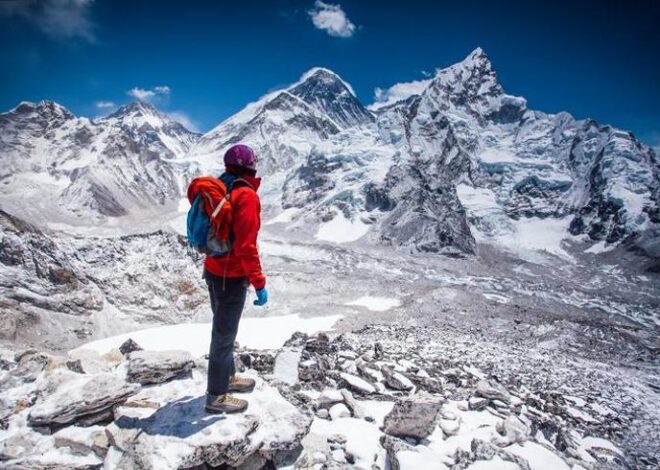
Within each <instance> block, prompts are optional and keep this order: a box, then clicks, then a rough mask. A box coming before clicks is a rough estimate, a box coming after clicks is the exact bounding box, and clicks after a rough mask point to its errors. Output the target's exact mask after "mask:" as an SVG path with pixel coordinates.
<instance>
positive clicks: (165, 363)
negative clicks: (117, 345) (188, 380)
mask: <svg viewBox="0 0 660 470" xmlns="http://www.w3.org/2000/svg"><path fill="white" fill-rule="evenodd" d="M193 363H194V360H193V357H192V355H191V354H190V353H189V352H187V351H134V352H132V353H130V354H129V355H128V371H127V378H128V380H129V382H137V383H140V384H142V385H150V384H159V383H163V382H167V381H169V380H172V379H177V378H185V377H189V376H190V371H191V370H192V368H193Z"/></svg>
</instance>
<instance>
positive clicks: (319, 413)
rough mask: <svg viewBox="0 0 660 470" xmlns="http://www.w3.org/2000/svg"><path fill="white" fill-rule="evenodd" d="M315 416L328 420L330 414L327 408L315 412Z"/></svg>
mask: <svg viewBox="0 0 660 470" xmlns="http://www.w3.org/2000/svg"><path fill="white" fill-rule="evenodd" d="M316 416H317V417H319V418H321V419H328V418H329V417H330V413H329V412H328V409H327V408H320V409H318V410H316Z"/></svg>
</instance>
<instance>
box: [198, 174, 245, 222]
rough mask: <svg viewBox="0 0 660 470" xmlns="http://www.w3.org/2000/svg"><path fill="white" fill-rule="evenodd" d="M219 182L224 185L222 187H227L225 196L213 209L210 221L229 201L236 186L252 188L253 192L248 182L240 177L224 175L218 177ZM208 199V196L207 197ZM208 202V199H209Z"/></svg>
mask: <svg viewBox="0 0 660 470" xmlns="http://www.w3.org/2000/svg"><path fill="white" fill-rule="evenodd" d="M219 179H220V181H222V182H223V183H224V185H225V186H226V187H227V194H225V197H223V198H222V200H221V201H220V202H219V203H218V205H217V206H216V207H215V209H214V210H213V213H212V214H211V219H215V218H216V217H217V215H218V214H219V213H220V211H221V210H222V207H223V206H224V205H225V203H226V202H227V201H229V200H230V199H231V192H232V190H233V189H234V187H235V186H236V184H244V185H246V186H248V187H249V188H252V189H253V190H254V187H253V186H252V185H251V184H250V182H249V181H247V180H245V179H243V178H241V177H240V176H235V175H232V174H230V173H224V174H223V175H222V176H220V178H219ZM207 197H208V195H207ZM209 200H210V198H209Z"/></svg>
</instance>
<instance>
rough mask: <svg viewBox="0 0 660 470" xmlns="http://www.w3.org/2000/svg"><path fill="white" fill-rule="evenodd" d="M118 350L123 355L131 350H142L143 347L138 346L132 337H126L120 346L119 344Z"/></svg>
mask: <svg viewBox="0 0 660 470" xmlns="http://www.w3.org/2000/svg"><path fill="white" fill-rule="evenodd" d="M119 351H120V352H121V353H122V354H123V355H124V356H126V355H128V354H130V353H132V352H135V351H143V349H142V348H141V347H140V345H139V344H137V343H136V342H135V341H133V339H132V338H128V339H127V340H126V341H124V342H123V343H122V344H121V346H119Z"/></svg>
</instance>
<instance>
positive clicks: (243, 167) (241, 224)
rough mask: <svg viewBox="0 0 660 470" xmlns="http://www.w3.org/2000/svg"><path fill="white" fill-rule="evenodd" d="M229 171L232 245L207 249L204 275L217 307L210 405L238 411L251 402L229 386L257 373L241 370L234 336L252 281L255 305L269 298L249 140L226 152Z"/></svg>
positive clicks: (242, 385) (243, 388) (246, 383)
mask: <svg viewBox="0 0 660 470" xmlns="http://www.w3.org/2000/svg"><path fill="white" fill-rule="evenodd" d="M224 163H225V173H224V174H223V175H222V176H221V177H220V179H221V180H222V182H223V183H225V185H226V186H227V187H228V188H231V193H230V197H231V206H232V210H233V219H232V229H231V230H232V237H233V240H232V246H231V251H229V253H228V254H226V255H224V256H210V255H207V256H206V259H205V260H204V279H205V280H206V283H207V285H208V289H209V296H210V298H211V309H212V310H213V330H212V332H211V347H210V351H209V370H208V384H207V395H206V411H207V412H209V413H235V412H241V411H244V410H245V409H246V408H247V406H248V403H247V401H246V400H241V399H238V398H235V397H233V396H231V395H230V394H229V393H230V392H238V393H240V392H251V391H252V390H253V389H254V385H255V382H254V380H253V379H250V378H245V377H239V376H238V375H236V369H235V366H234V342H235V340H236V334H237V332H238V323H239V321H240V319H241V314H242V312H243V306H244V305H245V299H246V296H247V289H248V286H249V284H252V286H254V288H255V290H256V294H257V300H255V301H254V305H264V304H265V303H266V302H267V301H268V292H267V291H266V277H265V276H264V275H263V273H262V271H261V261H260V259H259V251H258V249H257V236H258V234H259V228H260V225H261V202H260V200H259V196H258V195H257V189H259V184H260V182H261V178H258V177H256V174H257V158H256V156H255V154H254V151H253V150H252V149H251V148H250V147H248V146H247V145H241V144H239V145H234V146H232V147H231V148H229V150H227V152H226V153H225V156H224Z"/></svg>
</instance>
